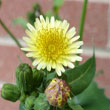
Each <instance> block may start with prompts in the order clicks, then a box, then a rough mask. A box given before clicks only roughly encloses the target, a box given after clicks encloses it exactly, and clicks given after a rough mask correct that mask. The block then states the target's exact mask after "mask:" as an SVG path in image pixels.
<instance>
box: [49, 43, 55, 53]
mask: <svg viewBox="0 0 110 110" xmlns="http://www.w3.org/2000/svg"><path fill="white" fill-rule="evenodd" d="M49 51H50V52H54V51H55V46H54V45H52V44H50V45H49Z"/></svg>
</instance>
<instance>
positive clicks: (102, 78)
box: [0, 0, 110, 110]
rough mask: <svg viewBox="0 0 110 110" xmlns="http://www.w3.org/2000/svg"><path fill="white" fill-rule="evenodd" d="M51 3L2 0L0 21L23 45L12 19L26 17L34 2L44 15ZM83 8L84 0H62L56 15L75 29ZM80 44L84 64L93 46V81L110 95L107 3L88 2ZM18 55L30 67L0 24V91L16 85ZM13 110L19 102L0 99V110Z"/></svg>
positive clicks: (21, 31) (108, 0) (109, 1)
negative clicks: (3, 87)
mask: <svg viewBox="0 0 110 110" xmlns="http://www.w3.org/2000/svg"><path fill="white" fill-rule="evenodd" d="M52 1H53V0H2V6H1V8H0V19H2V21H4V23H5V24H6V26H7V27H8V28H9V29H10V30H11V31H12V32H13V34H14V35H15V36H16V37H17V39H19V41H20V42H21V43H22V36H24V35H25V30H24V29H23V27H21V26H20V25H15V26H14V25H13V23H12V21H13V19H15V18H18V17H23V18H26V13H27V11H30V10H32V5H33V4H34V3H36V2H37V3H39V4H40V6H41V11H42V12H43V13H44V12H48V10H51V9H52V8H53V6H52V4H53V3H52ZM59 1H60V0H59ZM82 6H83V0H65V2H64V4H63V5H62V6H61V8H60V10H59V16H60V18H61V19H66V20H68V22H69V23H70V26H75V27H76V28H77V30H78V29H79V24H80V17H81V12H82ZM77 34H78V33H77ZM83 41H84V46H83V49H84V52H83V54H82V56H83V62H84V61H85V60H86V59H87V58H89V57H90V56H91V55H92V53H93V48H92V46H93V44H94V45H95V48H96V49H95V50H96V65H97V72H96V78H95V80H96V81H97V82H98V85H99V87H102V88H105V94H106V96H110V0H88V7H87V14H86V21H85V28H84V34H83ZM93 42H94V43H93ZM17 56H19V57H20V58H21V59H22V61H23V62H25V63H29V64H31V61H30V60H29V59H28V58H26V57H25V55H24V54H23V52H21V50H20V49H19V48H18V47H17V46H16V44H15V43H14V41H13V40H12V39H11V38H10V37H9V35H8V34H7V33H6V32H5V31H4V29H3V28H2V27H1V25H0V88H1V87H2V85H3V83H5V82H12V83H14V82H15V71H16V66H18V64H19V60H18V57H17ZM15 109H18V102H16V104H14V103H11V102H8V101H5V100H3V99H2V98H1V97H0V110H15Z"/></svg>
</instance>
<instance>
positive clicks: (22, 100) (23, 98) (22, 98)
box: [19, 93, 28, 103]
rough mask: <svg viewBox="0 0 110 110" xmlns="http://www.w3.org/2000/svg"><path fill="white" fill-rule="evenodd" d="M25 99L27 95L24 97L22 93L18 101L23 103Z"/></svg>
mask: <svg viewBox="0 0 110 110" xmlns="http://www.w3.org/2000/svg"><path fill="white" fill-rule="evenodd" d="M27 97H28V95H26V94H25V93H22V94H21V97H20V99H19V100H20V101H21V102H23V103H24V102H25V99H26V98H27Z"/></svg>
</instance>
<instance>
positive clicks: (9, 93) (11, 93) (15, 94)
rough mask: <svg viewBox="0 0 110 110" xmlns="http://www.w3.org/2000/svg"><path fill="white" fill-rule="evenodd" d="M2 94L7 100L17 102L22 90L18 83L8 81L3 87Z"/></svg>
mask: <svg viewBox="0 0 110 110" xmlns="http://www.w3.org/2000/svg"><path fill="white" fill-rule="evenodd" d="M1 96H2V98H4V99H6V100H9V101H12V102H16V101H17V100H18V99H19V97H20V91H19V89H18V88H17V86H16V85H13V84H9V83H7V84H4V85H3V87H2V90H1Z"/></svg>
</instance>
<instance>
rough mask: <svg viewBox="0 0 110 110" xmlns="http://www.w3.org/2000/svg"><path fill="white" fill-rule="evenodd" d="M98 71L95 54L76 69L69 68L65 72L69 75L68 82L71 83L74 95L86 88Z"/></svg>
mask: <svg viewBox="0 0 110 110" xmlns="http://www.w3.org/2000/svg"><path fill="white" fill-rule="evenodd" d="M95 71H96V64H95V56H94V55H93V57H91V58H89V59H88V60H87V61H86V62H85V63H84V64H81V65H79V66H77V67H75V68H74V69H68V70H66V71H65V73H64V74H66V75H67V80H66V82H67V83H68V84H69V86H70V88H71V90H72V92H73V94H74V95H76V94H79V93H81V92H82V91H83V90H85V89H86V88H87V87H88V86H89V84H90V82H91V81H92V79H93V78H94V75H95Z"/></svg>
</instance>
